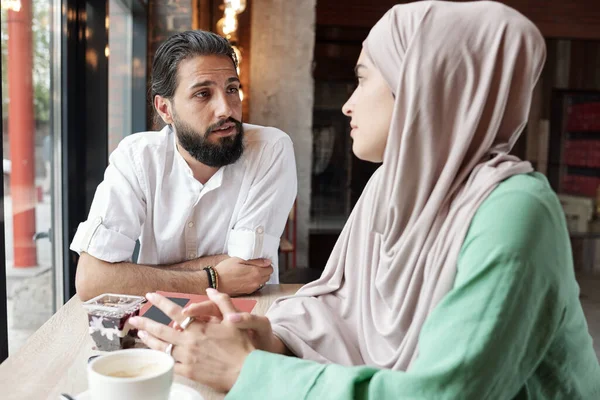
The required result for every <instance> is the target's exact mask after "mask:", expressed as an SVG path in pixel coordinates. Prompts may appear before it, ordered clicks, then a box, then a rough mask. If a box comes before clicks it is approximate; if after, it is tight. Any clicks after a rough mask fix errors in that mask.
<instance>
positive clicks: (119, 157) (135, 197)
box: [70, 143, 147, 263]
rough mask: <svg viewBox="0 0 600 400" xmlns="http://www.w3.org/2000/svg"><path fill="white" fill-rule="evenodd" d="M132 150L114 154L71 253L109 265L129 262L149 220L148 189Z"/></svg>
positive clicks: (125, 148) (127, 148)
mask: <svg viewBox="0 0 600 400" xmlns="http://www.w3.org/2000/svg"><path fill="white" fill-rule="evenodd" d="M136 160H137V158H136V157H135V156H134V154H133V151H132V148H131V146H127V145H125V144H123V143H122V144H120V145H119V147H117V149H116V150H115V151H114V152H113V153H112V154H111V156H110V159H109V165H108V167H107V168H106V171H105V173H104V180H103V181H102V183H100V185H98V188H97V189H96V193H95V195H94V200H93V201H92V206H91V208H90V213H89V215H88V219H87V221H85V222H83V223H81V224H80V225H79V227H78V228H77V232H76V233H75V236H74V238H73V241H72V242H71V246H70V249H71V250H73V251H75V252H77V253H79V254H81V252H86V253H88V254H90V255H92V256H94V257H96V258H98V259H100V260H103V261H106V262H111V263H114V262H122V261H130V260H131V257H132V255H133V250H134V248H135V241H136V240H137V239H138V238H139V237H140V234H141V227H142V225H143V223H144V221H145V219H146V200H145V199H146V196H145V192H146V190H147V189H146V187H145V186H143V182H144V181H143V180H142V179H140V177H141V176H142V175H141V173H142V169H141V168H140V167H139V164H138V163H137V161H136Z"/></svg>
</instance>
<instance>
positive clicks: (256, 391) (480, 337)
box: [227, 190, 570, 400]
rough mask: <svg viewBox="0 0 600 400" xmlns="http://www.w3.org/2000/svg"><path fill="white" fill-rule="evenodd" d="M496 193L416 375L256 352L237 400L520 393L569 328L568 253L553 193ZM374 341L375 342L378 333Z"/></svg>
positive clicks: (435, 316) (435, 318)
mask: <svg viewBox="0 0 600 400" xmlns="http://www.w3.org/2000/svg"><path fill="white" fill-rule="evenodd" d="M548 192H549V193H545V194H544V192H541V193H534V192H533V191H529V192H528V191H523V190H496V191H494V192H493V193H492V195H491V196H490V198H488V199H487V200H486V201H485V202H484V204H482V206H481V207H480V209H479V210H478V212H477V214H476V216H475V218H474V219H473V222H472V223H471V226H470V228H469V233H468V235H467V238H466V239H465V242H464V245H463V247H462V250H461V254H460V257H459V262H458V272H457V276H456V279H455V283H454V287H453V289H452V290H451V291H450V292H449V293H448V294H447V295H446V296H445V297H444V299H442V301H441V302H440V304H438V306H437V307H436V308H435V309H434V310H433V312H432V313H431V314H430V315H429V317H428V318H427V320H426V322H425V324H424V326H423V329H422V331H421V335H420V337H419V356H418V358H417V360H416V361H415V362H414V364H413V365H412V366H411V368H410V369H409V371H408V372H398V371H391V370H377V369H374V368H371V367H351V368H350V367H341V366H338V365H321V364H318V363H314V362H310V361H305V360H299V359H295V358H290V357H284V356H280V355H274V354H267V353H263V352H258V351H256V352H253V353H252V354H251V355H250V356H249V357H248V359H247V361H246V363H245V364H244V367H243V369H242V372H241V374H240V377H239V380H238V382H237V383H236V385H235V386H234V388H233V390H232V391H231V392H230V394H229V396H228V397H227V398H228V399H238V398H239V399H242V398H244V399H254V398H256V399H259V398H260V399H276V398H277V399H286V400H294V399H325V398H331V399H334V398H335V399H378V400H385V399H458V398H460V399H462V400H470V399H477V400H479V399H483V398H491V399H512V398H514V397H515V396H517V394H518V393H519V391H520V390H521V389H522V388H523V387H524V385H525V382H526V380H527V378H529V377H530V376H531V375H532V373H533V371H534V370H535V368H536V366H537V365H538V363H539V361H540V359H541V358H542V357H543V355H544V354H545V352H546V349H547V348H548V346H549V345H550V343H551V341H552V340H553V336H554V334H555V332H556V330H557V329H558V327H559V325H560V321H561V318H562V315H563V310H564V305H563V304H562V300H561V299H562V298H563V296H562V294H561V293H559V285H558V284H557V282H560V280H561V279H563V278H562V277H561V274H562V272H561V269H564V266H565V265H569V263H568V262H567V264H565V258H566V257H569V254H570V253H569V252H568V248H569V247H568V243H567V242H566V240H568V239H567V237H566V236H565V235H563V231H564V222H563V221H562V220H561V217H562V215H561V210H560V208H559V207H560V205H558V202H557V201H556V200H555V198H553V197H552V196H553V195H552V194H551V192H550V191H549V190H548ZM373 340H376V339H375V338H374V339H373Z"/></svg>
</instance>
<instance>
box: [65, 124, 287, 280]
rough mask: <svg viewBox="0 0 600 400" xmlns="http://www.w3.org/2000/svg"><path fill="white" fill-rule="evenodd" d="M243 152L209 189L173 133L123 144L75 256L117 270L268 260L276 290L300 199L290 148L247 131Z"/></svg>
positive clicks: (276, 135)
mask: <svg viewBox="0 0 600 400" xmlns="http://www.w3.org/2000/svg"><path fill="white" fill-rule="evenodd" d="M244 143H245V149H244V153H243V155H242V157H241V158H240V159H239V160H238V161H237V162H236V163H234V164H231V165H227V166H225V167H222V168H220V169H219V170H218V171H217V173H215V175H214V176H213V177H212V178H210V180H209V181H208V182H206V184H205V185H202V184H201V183H200V182H198V181H197V180H196V179H195V178H194V176H193V174H192V170H191V169H190V167H189V166H188V164H187V163H186V162H185V160H184V159H183V157H182V156H181V154H180V153H179V151H178V150H177V145H176V138H175V134H174V132H173V131H172V129H171V128H170V126H166V127H165V128H163V129H162V130H161V131H160V132H142V133H137V134H134V135H131V136H128V137H126V138H125V139H123V141H121V143H120V144H119V146H118V148H117V149H116V150H115V151H114V152H113V153H112V154H111V156H110V159H109V166H108V167H107V169H106V172H105V174H104V180H103V182H102V183H101V184H100V185H99V186H98V188H97V190H96V194H95V196H94V200H93V202H92V206H91V208H90V213H89V216H88V219H87V221H85V222H83V223H81V224H80V225H79V227H78V229H77V232H76V233H75V237H74V238H73V241H72V243H71V247H70V248H71V250H73V251H76V252H78V253H81V252H86V253H88V254H90V255H92V256H94V257H96V258H98V259H100V260H104V261H107V262H111V263H115V262H122V261H131V258H132V254H133V251H134V248H135V242H136V240H137V239H139V240H140V251H139V255H138V260H137V262H138V263H139V264H150V265H167V264H174V263H178V262H182V261H185V260H191V259H195V258H198V257H204V256H210V255H217V254H228V255H229V256H231V257H239V258H242V259H244V260H251V259H256V258H268V259H270V260H272V262H273V268H274V272H273V275H272V276H271V279H270V280H269V283H278V282H279V274H278V265H279V263H278V259H277V253H278V249H279V240H280V237H281V235H282V233H283V230H284V227H285V224H286V221H287V218H288V215H289V212H290V209H291V207H292V205H293V203H294V200H295V198H296V192H297V178H296V162H295V158H294V150H293V145H292V141H291V140H290V138H289V136H287V135H286V134H285V133H283V132H282V131H280V130H278V129H276V128H270V127H262V126H256V125H249V124H244Z"/></svg>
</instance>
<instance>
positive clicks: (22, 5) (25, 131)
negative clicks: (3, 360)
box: [1, 0, 55, 353]
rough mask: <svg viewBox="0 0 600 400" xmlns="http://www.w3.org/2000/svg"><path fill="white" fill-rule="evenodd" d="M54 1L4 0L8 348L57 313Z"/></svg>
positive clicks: (4, 156) (17, 343)
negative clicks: (52, 233)
mask: <svg viewBox="0 0 600 400" xmlns="http://www.w3.org/2000/svg"><path fill="white" fill-rule="evenodd" d="M51 17H52V16H51V1H50V0H21V1H10V2H4V1H3V2H2V15H1V20H2V26H1V32H2V35H1V45H2V102H3V104H2V111H3V115H2V120H3V121H2V122H3V136H4V137H3V138H2V139H3V141H4V142H3V144H4V154H3V171H4V196H5V197H4V207H5V208H4V213H5V219H6V226H5V229H6V231H5V234H6V239H5V244H6V265H7V281H6V285H7V295H8V329H9V351H10V353H13V352H14V351H15V350H16V349H18V348H19V347H20V346H21V345H22V344H23V343H24V341H25V340H26V339H27V338H28V337H29V335H30V334H31V333H33V332H34V331H35V330H36V329H37V328H38V327H40V326H41V325H42V324H43V323H44V322H45V321H46V320H47V319H48V318H49V317H50V316H51V315H52V314H53V312H54V309H53V307H54V306H53V304H54V298H55V294H54V293H55V288H54V278H53V272H54V271H53V268H54V265H53V256H52V245H51V243H50V238H49V233H50V230H51V228H52V201H51V200H52V197H51V196H52V195H51V193H52V191H51V176H52V168H53V165H52V147H53V146H52V141H53V132H52V123H51V122H52V121H51V104H50V99H51V95H50V90H51V85H50V83H51V82H50V80H51V62H50V56H51V50H52V49H51V44H52V42H51V39H52V29H51V23H52V18H51Z"/></svg>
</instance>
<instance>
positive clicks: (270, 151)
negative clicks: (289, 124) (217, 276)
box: [227, 136, 298, 283]
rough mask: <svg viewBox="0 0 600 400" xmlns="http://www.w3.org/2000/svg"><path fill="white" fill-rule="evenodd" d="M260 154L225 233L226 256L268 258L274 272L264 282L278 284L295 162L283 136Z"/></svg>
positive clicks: (294, 188)
mask: <svg viewBox="0 0 600 400" xmlns="http://www.w3.org/2000/svg"><path fill="white" fill-rule="evenodd" d="M263 152H264V153H263V154H262V157H261V163H260V165H259V169H258V174H257V176H256V178H255V180H254V183H253V184H252V187H251V188H250V190H249V193H248V197H247V198H246V200H245V202H244V205H243V207H242V209H241V211H240V214H239V216H238V220H237V221H236V223H235V224H234V227H233V230H232V231H231V232H230V233H229V239H228V241H227V254H228V255H229V256H231V257H239V258H242V259H244V260H253V259H257V258H268V259H270V260H271V261H272V262H273V269H274V271H273V275H272V276H271V279H270V280H269V282H268V283H278V282H279V269H278V266H279V262H278V258H277V254H278V250H279V240H280V238H281V234H282V233H283V229H284V228H285V224H286V222H287V219H288V215H289V213H290V210H291V209H292V205H293V204H294V200H295V199H296V194H297V190H298V187H297V186H298V182H297V177H296V160H295V157H294V148H293V145H292V141H291V139H290V138H289V137H287V136H286V137H284V138H281V139H280V140H278V141H277V142H275V143H274V144H273V146H272V147H270V148H265V149H264V150H263Z"/></svg>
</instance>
